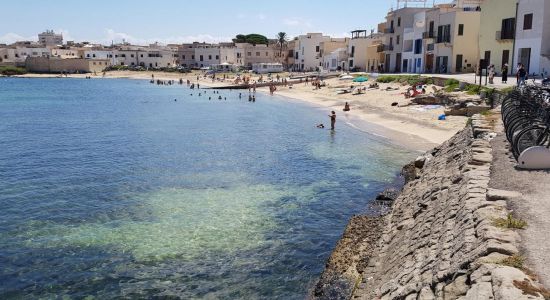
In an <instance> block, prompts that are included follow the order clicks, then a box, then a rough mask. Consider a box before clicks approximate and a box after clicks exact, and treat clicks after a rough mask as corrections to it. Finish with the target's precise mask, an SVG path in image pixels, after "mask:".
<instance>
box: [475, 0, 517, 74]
mask: <svg viewBox="0 0 550 300" xmlns="http://www.w3.org/2000/svg"><path fill="white" fill-rule="evenodd" d="M516 3H517V0H485V1H484V2H483V3H482V4H481V26H480V29H479V57H480V58H481V59H485V60H486V61H487V63H488V65H490V64H494V65H495V69H496V70H497V72H498V73H499V74H500V72H501V70H502V66H503V65H504V64H508V72H509V73H510V74H511V73H512V72H513V66H512V58H513V56H512V54H513V52H514V38H515V34H516Z"/></svg>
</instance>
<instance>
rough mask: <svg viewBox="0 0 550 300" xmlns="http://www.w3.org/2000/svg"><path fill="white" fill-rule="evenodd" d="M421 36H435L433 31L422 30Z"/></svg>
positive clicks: (424, 37)
mask: <svg viewBox="0 0 550 300" xmlns="http://www.w3.org/2000/svg"><path fill="white" fill-rule="evenodd" d="M422 38H423V39H425V40H426V39H435V38H436V36H435V32H433V31H426V32H422Z"/></svg>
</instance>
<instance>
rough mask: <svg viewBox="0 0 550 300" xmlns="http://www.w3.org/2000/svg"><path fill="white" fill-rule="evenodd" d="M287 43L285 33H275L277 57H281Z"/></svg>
mask: <svg viewBox="0 0 550 300" xmlns="http://www.w3.org/2000/svg"><path fill="white" fill-rule="evenodd" d="M287 42H288V36H287V35H286V32H279V33H277V45H279V57H281V54H282V53H283V48H284V46H286V44H287Z"/></svg>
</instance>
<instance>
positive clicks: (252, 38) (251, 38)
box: [233, 33, 269, 45]
mask: <svg viewBox="0 0 550 300" xmlns="http://www.w3.org/2000/svg"><path fill="white" fill-rule="evenodd" d="M233 42H234V43H249V44H253V45H262V44H266V45H268V44H269V40H268V39H267V37H265V36H263V35H261V34H257V33H252V34H247V35H244V34H237V36H236V37H235V38H234V39H233Z"/></svg>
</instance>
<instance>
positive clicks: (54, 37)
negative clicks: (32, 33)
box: [38, 30, 63, 46]
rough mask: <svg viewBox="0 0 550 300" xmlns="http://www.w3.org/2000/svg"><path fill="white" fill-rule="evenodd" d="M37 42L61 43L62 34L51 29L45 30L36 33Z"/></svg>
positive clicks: (54, 44)
mask: <svg viewBox="0 0 550 300" xmlns="http://www.w3.org/2000/svg"><path fill="white" fill-rule="evenodd" d="M38 42H39V43H40V44H42V45H44V46H58V45H63V35H62V34H57V33H55V32H53V30H46V31H44V32H42V33H39V34H38Z"/></svg>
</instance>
